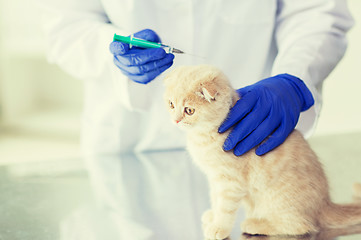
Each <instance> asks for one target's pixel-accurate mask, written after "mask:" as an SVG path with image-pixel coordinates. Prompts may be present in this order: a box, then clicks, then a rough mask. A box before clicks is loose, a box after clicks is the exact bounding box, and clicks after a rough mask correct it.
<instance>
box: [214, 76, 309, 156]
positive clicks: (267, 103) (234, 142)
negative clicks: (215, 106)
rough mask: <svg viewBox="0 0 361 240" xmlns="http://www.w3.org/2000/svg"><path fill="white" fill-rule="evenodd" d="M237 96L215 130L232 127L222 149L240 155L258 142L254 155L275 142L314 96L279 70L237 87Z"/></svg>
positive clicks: (272, 145) (281, 137)
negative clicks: (272, 74) (259, 79)
mask: <svg viewBox="0 0 361 240" xmlns="http://www.w3.org/2000/svg"><path fill="white" fill-rule="evenodd" d="M237 92H238V93H239V95H240V96H241V99H240V100H238V101H237V103H236V104H235V105H234V106H233V108H232V109H231V110H230V113H229V115H228V117H227V119H226V120H225V121H224V122H223V123H222V125H221V126H220V128H219V130H218V131H219V132H220V133H223V132H225V131H227V130H228V129H229V128H231V127H233V129H232V131H231V132H230V134H229V135H228V137H227V139H226V141H225V142H224V145H223V149H224V150H225V151H229V150H231V149H234V150H233V152H234V154H235V155H237V156H240V155H242V154H244V153H246V152H248V151H249V150H251V149H252V148H254V147H256V146H257V145H259V144H260V143H262V142H263V141H264V140H266V141H265V142H263V143H262V144H261V145H260V146H258V147H257V149H256V154H257V155H263V154H265V153H267V152H269V151H271V150H272V149H274V148H276V147H277V146H279V145H280V144H281V143H283V142H284V141H285V139H286V138H287V136H288V135H289V134H290V133H291V132H292V131H293V129H294V128H295V126H296V124H297V122H298V118H299V116H300V113H301V112H302V111H305V110H307V109H309V108H310V107H311V106H312V105H313V104H314V100H313V97H312V94H311V92H310V91H309V90H308V88H307V87H306V85H305V84H304V82H303V81H301V80H300V79H299V78H297V77H294V76H292V75H289V74H280V75H277V76H274V77H271V78H267V79H264V80H262V81H259V82H257V83H255V84H253V85H250V86H247V87H245V88H241V89H239V90H237Z"/></svg>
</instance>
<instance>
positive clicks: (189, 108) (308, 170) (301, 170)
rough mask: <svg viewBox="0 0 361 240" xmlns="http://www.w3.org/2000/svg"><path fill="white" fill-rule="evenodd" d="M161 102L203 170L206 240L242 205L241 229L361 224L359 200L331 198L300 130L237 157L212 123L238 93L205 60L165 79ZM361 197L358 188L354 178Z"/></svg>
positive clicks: (290, 231) (225, 231)
mask: <svg viewBox="0 0 361 240" xmlns="http://www.w3.org/2000/svg"><path fill="white" fill-rule="evenodd" d="M164 82H165V86H166V91H165V95H164V96H165V103H166V105H167V108H168V109H169V112H170V114H171V118H172V120H173V121H174V123H175V124H177V125H178V126H179V127H180V128H182V129H184V130H186V131H187V148H188V151H189V152H190V154H191V156H192V158H193V160H194V162H195V163H196V164H197V165H198V166H199V168H200V169H201V170H202V171H203V172H204V173H205V174H206V176H207V178H208V181H209V187H210V200H211V209H209V210H208V211H206V212H205V213H204V214H203V217H202V222H203V230H204V236H205V237H206V238H207V239H224V238H226V237H227V236H229V234H230V232H231V229H232V228H233V224H234V221H235V217H236V212H237V210H238V209H239V207H240V206H241V205H242V206H243V207H244V208H245V209H246V213H247V215H246V220H245V221H244V222H243V223H242V225H241V228H242V231H243V232H246V233H249V234H262V235H304V234H309V233H315V232H318V231H319V230H321V229H326V228H336V227H346V226H350V225H356V224H361V205H360V204H348V205H337V204H334V203H332V202H331V200H330V197H329V187H328V183H327V179H326V176H325V174H324V171H323V168H322V166H321V163H320V162H319V161H318V159H317V156H316V155H315V153H314V152H313V151H312V149H311V148H310V146H309V145H308V143H307V142H306V141H305V139H304V138H303V136H302V134H300V133H299V132H298V131H296V130H295V131H293V132H292V133H291V134H290V135H289V137H288V138H287V139H286V141H285V142H284V143H283V144H282V145H281V146H279V147H278V148H276V149H275V150H273V151H271V152H269V153H268V154H265V155H264V156H262V157H260V156H257V155H256V154H255V152H254V149H253V150H251V151H249V152H248V153H246V154H244V155H242V156H240V157H236V156H235V155H234V154H233V153H232V152H225V151H223V149H222V145H223V143H224V141H225V139H226V137H227V135H228V133H229V132H226V133H224V134H219V133H218V127H219V126H220V124H221V123H222V122H223V121H224V119H225V118H226V117H227V114H228V112H229V109H230V108H231V107H232V106H233V105H234V104H235V102H236V101H237V100H238V99H239V96H238V95H237V93H236V92H235V90H234V89H233V88H232V87H231V85H230V83H229V81H228V79H227V78H226V76H225V75H224V74H223V73H222V72H221V71H220V70H218V69H217V68H215V67H212V66H207V65H201V66H183V67H179V68H176V69H175V70H173V71H172V72H171V73H170V74H169V75H168V76H167V77H166V78H165V81H164ZM355 189H356V190H357V191H358V193H359V194H360V195H359V196H358V197H357V196H355V199H359V197H360V196H361V187H360V186H358V185H357V186H356V185H355Z"/></svg>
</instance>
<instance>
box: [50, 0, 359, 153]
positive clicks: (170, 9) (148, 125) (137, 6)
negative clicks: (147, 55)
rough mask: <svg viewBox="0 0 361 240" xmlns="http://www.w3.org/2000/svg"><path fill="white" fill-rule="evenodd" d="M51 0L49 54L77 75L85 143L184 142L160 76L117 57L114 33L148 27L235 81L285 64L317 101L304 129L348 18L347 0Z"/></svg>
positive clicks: (248, 80)
mask: <svg viewBox="0 0 361 240" xmlns="http://www.w3.org/2000/svg"><path fill="white" fill-rule="evenodd" d="M44 4H46V5H48V6H47V9H46V12H47V15H46V18H45V19H44V23H45V24H44V29H45V32H46V35H47V39H48V59H49V60H50V61H51V62H54V63H57V64H59V65H60V66H61V67H62V68H63V69H64V70H65V71H67V72H69V73H70V74H72V75H74V76H76V77H78V78H80V79H83V80H84V86H85V107H84V109H85V110H84V125H83V126H84V131H83V142H84V150H85V151H86V152H88V153H92V152H126V151H133V150H135V151H145V150H165V149H174V148H182V147H184V145H185V140H184V133H182V132H181V131H179V130H178V129H177V128H176V127H175V126H173V125H172V124H171V122H170V120H169V116H168V113H167V111H166V109H165V107H164V103H163V100H162V95H163V87H162V81H161V78H162V76H164V74H163V75H162V76H161V77H159V78H157V79H155V80H154V81H153V82H151V83H150V84H147V85H141V84H137V83H134V82H132V81H130V80H129V79H127V78H126V77H125V76H124V75H122V73H121V71H120V70H119V69H118V68H117V67H116V66H115V65H114V64H113V57H112V55H111V54H110V52H109V50H108V49H109V44H110V42H111V41H112V37H113V35H114V33H117V34H122V35H129V34H131V33H134V32H137V31H139V30H142V29H145V28H150V29H152V30H154V31H155V32H157V33H158V34H159V36H160V37H161V39H162V41H163V42H164V43H166V44H169V45H171V46H174V47H176V48H179V49H181V50H183V51H185V52H187V53H191V54H195V55H198V56H202V57H204V59H203V58H197V57H192V56H189V55H184V56H182V55H176V58H175V64H174V65H183V64H198V63H207V64H213V65H215V66H217V67H219V68H221V69H222V70H223V71H224V72H225V73H226V74H227V75H228V77H229V78H230V80H231V82H232V84H233V86H234V87H235V88H240V87H243V86H245V85H249V84H252V83H255V82H257V81H259V80H261V79H263V78H265V77H269V76H272V75H276V74H280V73H289V74H292V75H295V76H297V77H299V78H301V79H302V80H303V81H304V82H305V83H306V85H307V86H308V88H309V89H310V90H311V92H312V94H313V97H314V99H315V105H314V106H313V107H312V108H311V109H309V110H308V111H306V112H304V113H302V114H301V117H300V120H299V124H298V126H297V128H298V129H300V130H301V131H302V132H303V133H304V134H305V135H306V136H308V135H309V134H310V133H311V132H312V130H313V128H314V126H315V123H316V120H317V117H318V115H319V112H320V108H321V87H322V82H323V80H324V79H325V78H326V77H327V76H328V74H329V73H330V72H331V71H332V69H333V68H334V67H335V66H336V64H337V63H338V62H339V60H340V59H341V58H342V56H343V54H344V52H345V49H346V45H347V42H346V38H345V34H346V32H347V31H348V30H349V28H350V27H351V26H352V24H353V20H352V18H351V16H350V14H349V12H348V10H347V7H346V3H345V1H344V0H302V1H297V0H61V1H60V0H59V1H51V3H49V2H48V1H46V2H45V3H44Z"/></svg>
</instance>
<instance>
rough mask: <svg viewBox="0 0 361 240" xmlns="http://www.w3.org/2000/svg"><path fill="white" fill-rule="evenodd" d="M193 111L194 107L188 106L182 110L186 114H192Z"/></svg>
mask: <svg viewBox="0 0 361 240" xmlns="http://www.w3.org/2000/svg"><path fill="white" fill-rule="evenodd" d="M194 111H195V110H194V108H189V107H185V108H184V112H185V113H186V114H188V115H193V113H194Z"/></svg>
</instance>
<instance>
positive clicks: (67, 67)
mask: <svg viewBox="0 0 361 240" xmlns="http://www.w3.org/2000/svg"><path fill="white" fill-rule="evenodd" d="M40 6H41V8H42V10H43V11H42V12H43V13H44V14H43V29H44V33H45V39H46V45H47V46H46V48H47V53H46V54H47V58H48V61H49V62H51V63H55V64H57V65H59V66H60V67H61V68H62V69H63V70H64V71H66V72H67V73H69V74H71V75H72V76H74V77H76V78H78V79H81V80H84V81H85V82H86V83H85V84H93V86H94V85H97V86H99V87H100V88H101V87H102V86H104V84H108V85H112V87H110V88H109V89H112V90H113V92H112V93H109V94H114V96H115V98H116V99H117V100H118V101H119V102H120V103H121V104H122V105H124V106H125V107H126V108H128V109H131V110H134V109H135V108H137V105H142V107H145V105H146V104H147V103H146V102H145V101H143V100H142V99H141V98H137V97H136V96H132V95H134V92H137V91H140V94H142V93H141V92H142V91H143V92H144V91H145V92H147V91H146V90H145V89H144V86H138V85H140V84H135V83H133V82H132V81H130V80H129V79H128V78H127V77H126V76H124V75H123V74H122V73H121V71H120V70H119V69H118V68H117V67H116V66H115V65H114V63H113V56H112V54H111V53H110V51H109V44H110V43H111V42H112V38H113V35H114V33H117V34H122V35H129V34H130V33H128V32H126V31H124V29H122V28H121V27H118V26H115V25H114V24H112V23H111V22H110V20H109V19H108V17H107V14H106V12H105V10H104V9H103V7H102V5H101V2H100V1H99V0H62V1H60V0H53V1H47V0H41V2H40ZM96 88H97V87H93V89H96ZM138 88H140V89H138Z"/></svg>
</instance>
